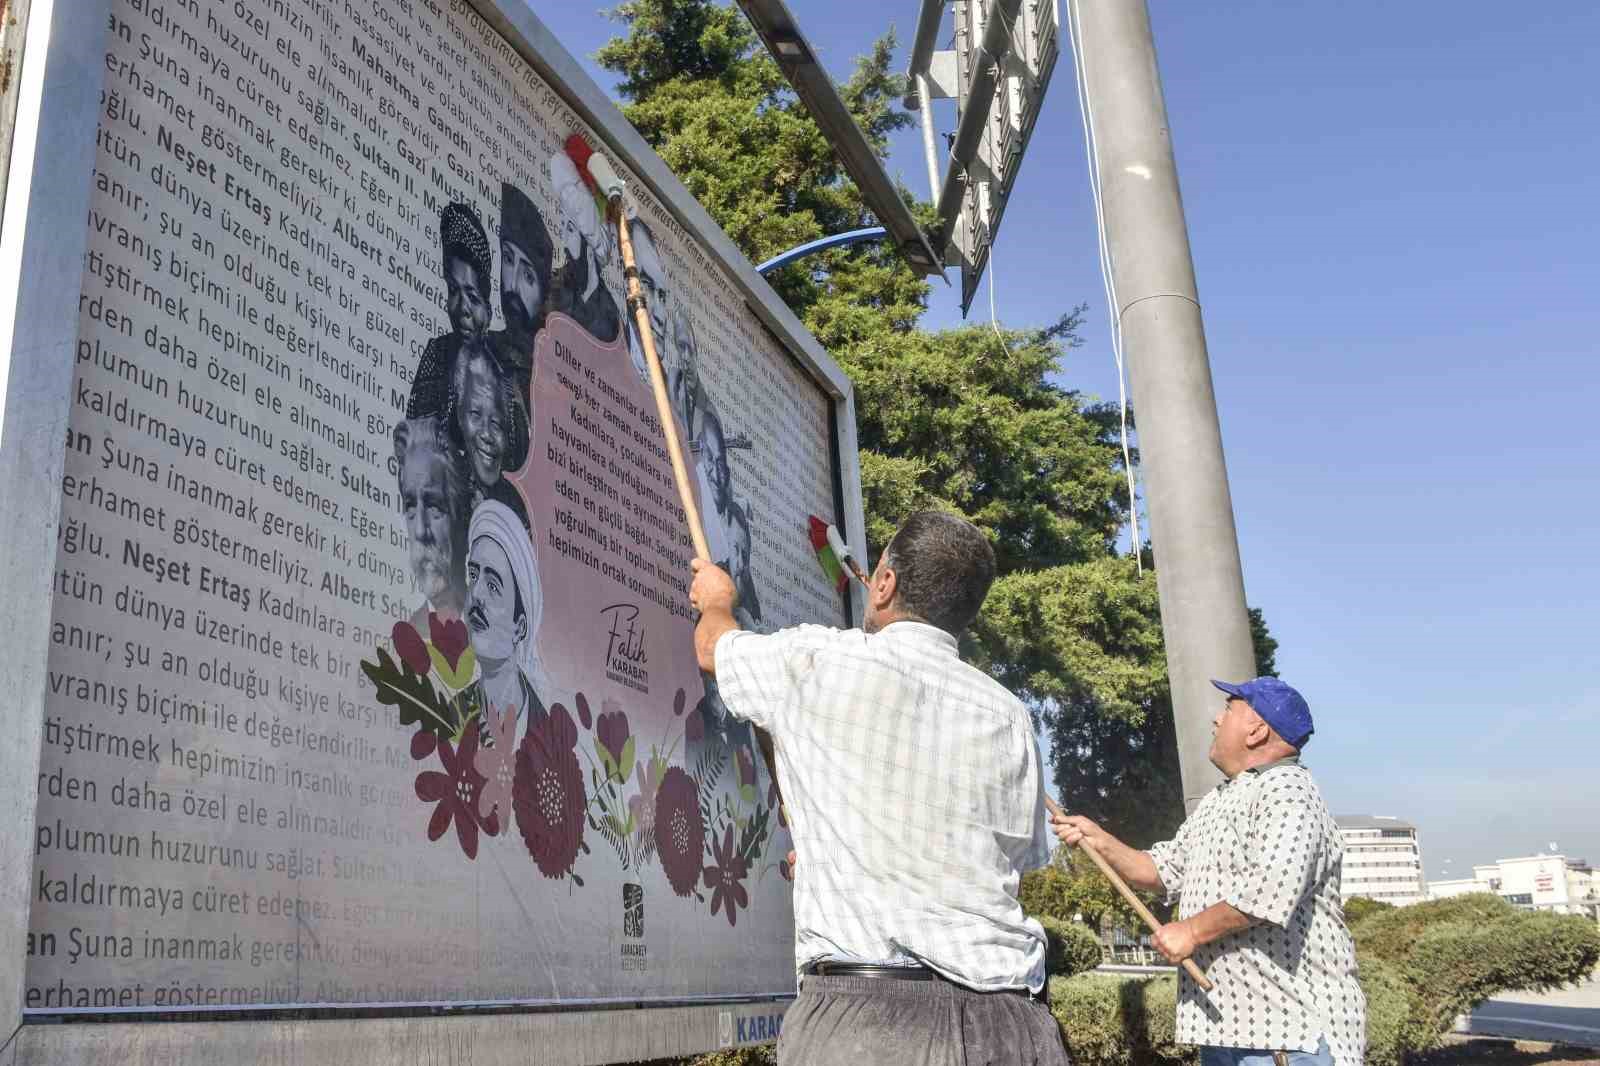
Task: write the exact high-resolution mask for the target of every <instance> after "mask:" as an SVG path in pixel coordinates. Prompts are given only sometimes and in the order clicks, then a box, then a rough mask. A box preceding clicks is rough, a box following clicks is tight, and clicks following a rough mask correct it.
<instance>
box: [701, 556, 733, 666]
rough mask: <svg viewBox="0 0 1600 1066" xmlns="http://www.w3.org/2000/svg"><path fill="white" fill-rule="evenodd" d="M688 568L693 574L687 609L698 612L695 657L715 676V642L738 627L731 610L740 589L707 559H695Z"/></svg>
mask: <svg viewBox="0 0 1600 1066" xmlns="http://www.w3.org/2000/svg"><path fill="white" fill-rule="evenodd" d="M689 567H690V569H692V570H693V571H694V581H693V582H692V583H691V584H690V585H689V606H690V607H693V608H694V609H695V610H697V611H699V612H700V621H699V622H697V623H695V627H694V654H695V658H696V659H697V660H698V661H699V663H700V669H701V670H702V671H704V672H705V673H708V674H715V673H716V671H717V640H718V639H719V638H720V637H721V636H722V635H723V634H724V633H727V632H729V631H730V630H734V629H738V628H739V623H738V622H737V621H736V620H735V619H734V617H733V609H734V607H735V606H737V605H738V603H739V587H738V586H737V585H735V584H734V583H733V578H731V577H729V576H728V573H727V571H725V570H723V569H722V568H721V567H720V566H717V565H716V564H714V563H712V562H710V561H708V560H705V559H695V560H693V561H692V562H690V564H689Z"/></svg>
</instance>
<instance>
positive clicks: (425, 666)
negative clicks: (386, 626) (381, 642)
mask: <svg viewBox="0 0 1600 1066" xmlns="http://www.w3.org/2000/svg"><path fill="white" fill-rule="evenodd" d="M390 636H391V637H392V638H393V640H394V653H395V654H396V655H398V656H400V661H401V662H403V663H405V664H406V666H408V667H410V668H411V672H412V673H414V674H421V675H423V676H424V677H426V676H427V675H428V671H429V670H432V669H433V660H432V659H431V658H429V657H428V646H427V645H426V644H424V643H423V642H422V637H421V636H420V635H418V633H417V630H416V627H415V626H413V625H412V624H411V623H410V622H396V623H395V624H394V630H393V632H392V633H391V634H390Z"/></svg>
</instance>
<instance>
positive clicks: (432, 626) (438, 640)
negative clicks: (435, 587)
mask: <svg viewBox="0 0 1600 1066" xmlns="http://www.w3.org/2000/svg"><path fill="white" fill-rule="evenodd" d="M428 638H429V639H430V640H431V641H432V642H433V646H434V648H435V650H437V651H438V652H439V654H440V655H442V656H444V660H445V662H446V663H448V664H449V667H450V669H451V670H452V671H453V670H455V668H456V664H457V663H458V662H460V660H461V653H462V652H464V651H466V650H467V623H465V622H463V621H462V620H461V619H459V618H440V617H439V616H438V615H437V614H435V613H434V612H433V611H429V612H428ZM426 672H427V671H424V670H418V671H417V673H419V674H420V673H426Z"/></svg>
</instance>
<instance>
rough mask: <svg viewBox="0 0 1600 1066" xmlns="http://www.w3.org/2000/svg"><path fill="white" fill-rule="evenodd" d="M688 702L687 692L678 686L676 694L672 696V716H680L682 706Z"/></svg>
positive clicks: (681, 714) (681, 715)
mask: <svg viewBox="0 0 1600 1066" xmlns="http://www.w3.org/2000/svg"><path fill="white" fill-rule="evenodd" d="M688 702H689V696H688V693H686V692H684V691H683V689H681V688H680V689H679V690H678V694H677V695H676V696H673V697H672V716H673V717H674V718H682V717H683V708H684V707H685V706H687V705H688Z"/></svg>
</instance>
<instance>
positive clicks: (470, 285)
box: [406, 204, 492, 418]
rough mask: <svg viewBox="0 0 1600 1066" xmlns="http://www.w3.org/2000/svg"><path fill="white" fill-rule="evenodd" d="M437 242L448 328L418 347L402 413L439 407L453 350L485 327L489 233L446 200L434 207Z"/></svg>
mask: <svg viewBox="0 0 1600 1066" xmlns="http://www.w3.org/2000/svg"><path fill="white" fill-rule="evenodd" d="M439 245H440V251H441V253H442V257H443V258H442V276H443V278H444V286H445V311H446V313H448V314H449V316H450V332H449V333H445V334H443V335H441V336H438V337H435V338H433V339H432V340H430V341H429V342H428V346H427V347H426V348H424V349H423V351H422V359H421V361H420V362H419V363H418V364H417V375H416V377H415V378H414V379H412V382H411V395H410V397H409V398H408V399H407V400H406V417H407V418H428V417H431V416H434V415H442V414H443V413H444V408H445V401H446V393H447V392H448V390H449V388H450V378H451V374H452V372H453V370H454V367H455V358H456V353H457V352H459V351H460V350H461V345H462V344H463V343H464V342H466V341H467V340H470V339H471V338H474V337H481V336H483V333H484V331H485V330H486V329H488V328H489V319H490V315H491V312H490V309H489V292H490V289H489V278H490V270H491V267H492V261H491V260H492V257H491V253H490V251H489V237H488V235H487V234H485V233H484V231H483V223H481V222H479V221H478V216H477V214H476V213H475V212H474V211H473V210H472V208H470V207H468V206H467V205H466V204H448V205H446V206H445V209H444V210H443V211H441V212H439Z"/></svg>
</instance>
